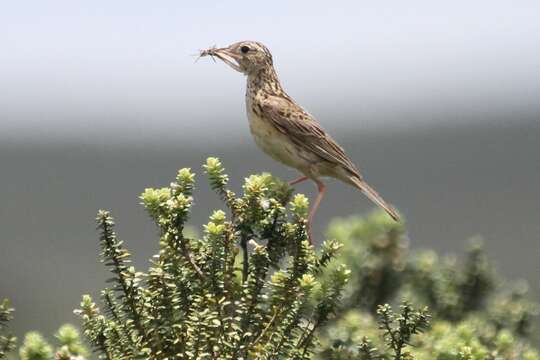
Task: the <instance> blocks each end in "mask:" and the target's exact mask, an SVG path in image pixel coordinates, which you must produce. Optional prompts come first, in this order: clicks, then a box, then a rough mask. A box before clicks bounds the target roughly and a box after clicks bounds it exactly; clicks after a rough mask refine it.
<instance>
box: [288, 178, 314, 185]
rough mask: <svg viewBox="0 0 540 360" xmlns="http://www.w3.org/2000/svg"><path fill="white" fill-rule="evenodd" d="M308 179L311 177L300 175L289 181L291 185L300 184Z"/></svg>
mask: <svg viewBox="0 0 540 360" xmlns="http://www.w3.org/2000/svg"><path fill="white" fill-rule="evenodd" d="M307 179H309V178H308V177H307V176H302V177H299V178H298V179H294V180H291V181H289V186H293V185H296V184H299V183H301V182H304V181H306V180H307Z"/></svg>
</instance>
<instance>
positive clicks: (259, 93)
mask: <svg viewBox="0 0 540 360" xmlns="http://www.w3.org/2000/svg"><path fill="white" fill-rule="evenodd" d="M206 55H210V56H216V57H218V58H220V59H221V60H223V61H224V62H225V63H227V64H228V65H229V66H231V67H232V68H233V69H235V70H237V71H240V72H242V73H244V74H245V75H247V77H248V80H247V91H246V110H247V115H248V119H249V126H250V130H251V133H252V135H253V137H254V139H255V142H256V143H257V145H258V146H259V147H260V148H261V149H262V150H263V151H264V152H266V153H267V154H268V155H270V156H271V157H272V158H273V159H275V160H277V161H280V162H282V163H284V164H285V165H288V166H291V167H293V168H296V169H298V170H299V171H300V172H302V173H303V174H304V175H305V177H306V178H309V179H312V180H313V181H315V183H316V184H317V186H318V188H319V194H318V196H317V198H316V199H315V202H314V204H313V206H312V209H311V211H310V216H309V222H308V223H309V224H310V223H311V220H312V218H313V215H314V214H315V211H316V210H317V207H318V206H319V203H320V201H321V199H322V197H323V194H324V192H325V185H324V183H323V182H322V180H321V177H333V178H337V179H339V180H342V181H344V182H346V183H348V184H351V185H353V186H355V187H357V188H358V189H360V190H361V191H362V192H363V193H364V194H366V195H367V196H368V197H369V198H370V199H371V200H372V201H373V202H375V203H376V204H377V205H379V206H380V207H382V208H383V209H385V210H386V211H387V213H388V214H389V215H390V216H391V217H392V218H393V219H395V220H396V221H399V216H398V214H397V212H396V211H395V210H394V209H393V208H392V207H391V206H390V205H388V204H387V203H386V202H385V201H384V200H383V199H382V198H381V196H380V195H379V194H378V193H377V192H376V191H375V190H373V189H372V188H371V187H370V186H369V185H368V184H367V183H366V182H365V181H364V179H363V178H362V176H361V175H360V173H359V171H358V169H357V168H356V166H355V165H354V164H353V162H352V161H351V160H350V159H349V158H348V157H347V155H346V154H345V151H344V150H343V148H341V146H339V145H338V144H337V143H336V142H335V141H334V139H332V138H331V137H330V136H329V135H328V134H327V133H326V132H325V131H324V129H323V128H322V127H321V126H320V124H319V123H318V122H317V121H316V120H315V118H314V117H313V116H311V115H310V114H309V113H308V112H307V111H305V110H304V109H303V108H302V107H301V106H300V105H298V104H297V103H296V102H295V101H294V100H293V99H292V98H291V97H290V96H289V95H287V93H286V92H285V91H284V90H283V88H282V87H281V84H280V82H279V79H278V77H277V75H276V72H275V70H274V67H273V60H272V55H271V54H270V51H269V50H268V49H267V48H266V47H265V46H264V45H262V44H261V43H258V42H253V41H242V42H239V43H235V44H233V45H231V46H229V47H227V48H221V49H216V48H211V49H208V50H204V51H202V52H201V56H206ZM235 62H236V63H235ZM306 178H301V179H298V180H296V181H293V182H292V183H293V184H295V183H298V182H300V181H303V180H305V179H306ZM310 239H311V234H310Z"/></svg>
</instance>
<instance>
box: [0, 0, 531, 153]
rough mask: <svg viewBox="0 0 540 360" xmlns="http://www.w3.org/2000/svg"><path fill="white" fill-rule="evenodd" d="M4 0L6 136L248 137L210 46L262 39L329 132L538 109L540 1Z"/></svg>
mask: <svg viewBox="0 0 540 360" xmlns="http://www.w3.org/2000/svg"><path fill="white" fill-rule="evenodd" d="M149 4H150V3H149V2H148V1H133V0H130V1H125V0H117V1H105V0H95V1H72V0H49V1H28V0H20V1H9V2H8V1H6V2H3V3H2V5H0V79H1V81H0V137H1V138H2V139H4V140H5V139H8V140H11V141H15V142H17V141H18V142H26V141H48V140H53V141H56V140H58V139H71V140H74V141H79V140H81V141H82V140H88V139H93V138H107V137H110V138H111V139H114V140H115V141H130V140H137V139H141V138H145V137H155V136H162V137H165V138H167V137H171V138H191V139H200V138H201V136H205V134H206V133H208V131H209V130H211V129H218V130H219V133H220V134H221V135H223V137H224V138H226V139H229V140H232V141H236V139H238V138H241V137H243V136H245V135H247V127H246V123H245V115H244V114H245V111H244V91H245V79H244V78H243V75H241V74H239V73H236V72H234V71H232V70H231V69H230V68H228V67H226V66H225V65H224V64H217V63H216V64H214V63H213V62H212V60H211V59H209V58H203V59H200V60H199V61H197V62H196V56H195V55H196V54H197V52H198V50H199V49H202V48H205V47H209V46H211V45H218V46H223V45H227V44H230V43H232V42H236V41H239V40H246V39H251V40H258V41H261V42H263V43H265V44H266V45H267V46H268V47H269V48H270V49H271V51H272V52H273V54H274V60H275V64H276V67H277V71H278V73H279V74H280V76H281V80H282V83H283V84H284V86H285V88H286V89H287V91H288V92H289V94H290V95H292V96H293V97H294V98H296V99H297V100H298V101H299V102H300V103H301V104H302V105H304V106H305V107H306V108H307V109H308V110H309V111H310V112H311V113H313V114H315V116H316V117H318V118H319V120H320V121H321V123H323V125H324V126H325V127H327V128H329V129H331V130H335V131H343V130H346V129H348V128H350V127H355V128H361V129H379V130H381V129H383V130H386V129H392V128H409V127H411V126H413V125H417V124H421V125H425V124H437V123H444V122H449V121H451V122H458V123H459V122H464V123H467V122H470V121H479V122H487V123H490V122H491V123H497V122H503V123H504V122H514V121H520V120H521V119H523V118H533V119H537V118H538V116H537V115H538V114H539V113H540V103H539V102H538V101H537V99H538V98H539V96H540V21H538V14H539V13H540V3H539V2H538V1H493V0H492V1H483V0H481V1H474V2H472V1H465V0H456V1H451V2H450V1H448V2H445V3H442V2H435V1H421V0H412V1H407V2H404V1H397V0H393V1H385V2H380V1H378V2H375V1H334V2H332V3H329V2H327V1H313V0H312V1H272V2H265V3H262V2H253V1H214V2H212V1H192V2H181V1H159V2H153V3H152V4H151V6H150V5H149Z"/></svg>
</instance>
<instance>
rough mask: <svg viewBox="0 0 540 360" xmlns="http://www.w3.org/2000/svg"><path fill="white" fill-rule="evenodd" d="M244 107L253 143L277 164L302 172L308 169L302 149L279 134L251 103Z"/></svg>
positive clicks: (307, 159)
mask: <svg viewBox="0 0 540 360" xmlns="http://www.w3.org/2000/svg"><path fill="white" fill-rule="evenodd" d="M246 105H247V116H248V120H249V129H250V131H251V134H252V135H253V139H254V140H255V143H256V144H257V145H258V146H259V147H260V148H261V149H262V150H263V151H264V152H265V153H267V154H268V155H270V156H271V157H272V158H273V159H275V160H277V161H279V162H282V163H284V164H286V165H288V166H291V167H294V168H296V169H298V170H300V171H303V172H304V171H305V170H306V169H307V168H309V166H310V161H309V155H308V154H303V151H302V149H300V148H298V147H297V146H296V145H295V144H294V143H293V142H292V141H291V139H290V138H289V137H288V136H286V135H285V134H283V133H282V132H280V131H279V130H278V129H277V128H276V127H275V126H274V125H273V124H272V122H271V120H270V119H265V118H264V115H263V114H262V112H261V111H259V109H258V108H256V107H254V105H253V103H252V102H251V101H249V100H248V101H246ZM255 106H256V105H255ZM306 156H307V157H306Z"/></svg>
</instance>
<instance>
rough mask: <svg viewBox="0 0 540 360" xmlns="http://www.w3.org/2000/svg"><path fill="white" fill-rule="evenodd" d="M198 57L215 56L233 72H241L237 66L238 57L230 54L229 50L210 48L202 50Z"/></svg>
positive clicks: (232, 53)
mask: <svg viewBox="0 0 540 360" xmlns="http://www.w3.org/2000/svg"><path fill="white" fill-rule="evenodd" d="M200 56H201V57H203V56H215V57H217V58H218V59H220V60H222V61H223V62H224V63H225V64H227V65H229V66H230V67H232V68H233V69H234V70H236V71H239V72H243V71H242V69H241V68H240V65H239V61H240V57H239V56H238V55H236V54H235V53H234V52H232V51H231V50H230V49H229V48H220V49H218V48H215V47H211V48H209V49H206V50H202V51H201V55H200Z"/></svg>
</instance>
